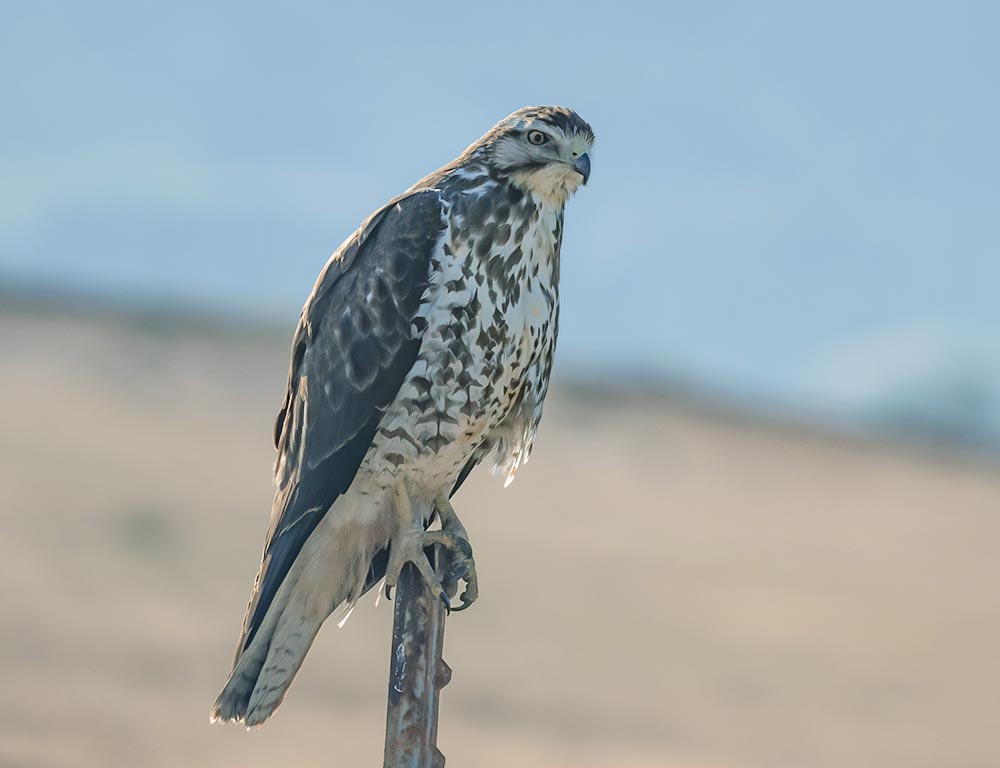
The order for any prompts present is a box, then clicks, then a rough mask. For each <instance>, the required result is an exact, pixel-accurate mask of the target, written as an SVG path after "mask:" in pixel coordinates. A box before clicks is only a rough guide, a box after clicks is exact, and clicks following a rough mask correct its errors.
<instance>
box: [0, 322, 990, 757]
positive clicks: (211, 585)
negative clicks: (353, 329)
mask: <svg viewBox="0 0 1000 768" xmlns="http://www.w3.org/2000/svg"><path fill="white" fill-rule="evenodd" d="M0 360H2V361H3V362H2V365H0V398H2V402H3V403H4V415H3V424H2V429H0V487H2V489H3V505H2V510H0V514H2V518H0V525H2V528H3V531H4V533H3V537H2V539H0V583H2V584H3V589H2V592H0V615H2V616H3V621H2V625H0V679H2V681H3V682H2V685H0V689H2V691H3V695H0V765H12V766H83V767H84V768H87V767H89V766H136V765H144V766H177V765H189V766H229V765H241V766H245V767H247V768H252V767H253V766H258V765H259V766H265V765H266V766H274V765H276V764H280V765H289V766H290V765H296V766H334V765H338V766H369V765H378V764H380V754H381V753H380V748H381V738H382V727H383V712H384V710H383V707H384V691H385V684H386V675H387V659H388V643H389V622H390V611H389V610H387V608H386V607H385V606H384V605H383V606H380V607H379V609H377V610H376V609H374V608H373V606H372V601H371V600H370V599H367V598H366V599H365V601H364V602H363V604H362V605H361V606H360V607H359V608H358V610H357V611H355V614H354V616H353V617H352V619H351V621H350V622H349V623H348V624H347V626H346V627H345V628H344V629H341V630H338V629H337V628H336V627H335V626H332V625H331V626H328V627H327V628H326V629H325V630H324V631H323V632H322V633H321V635H320V638H319V640H318V642H317V644H316V647H315V648H314V649H313V652H312V653H311V655H310V656H309V659H308V661H307V663H306V665H305V668H304V670H303V673H302V676H301V679H300V680H299V681H298V683H297V684H296V686H295V687H294V688H293V691H292V694H291V696H290V698H289V700H288V701H287V702H286V704H285V706H284V708H283V709H282V710H281V711H280V712H279V714H278V715H277V717H276V718H275V719H274V720H273V721H272V722H271V723H270V724H269V725H268V726H267V727H266V728H264V729H263V730H262V731H259V732H255V733H252V734H246V733H244V732H243V731H241V730H239V729H237V728H232V727H230V728H221V727H214V728H210V727H209V725H208V720H207V713H208V708H209V705H210V704H211V702H212V700H213V698H214V696H215V694H216V693H217V690H218V688H219V687H220V686H221V684H222V683H223V681H224V678H225V676H226V672H227V670H228V665H229V662H230V654H231V651H232V644H233V643H234V642H235V638H236V633H237V629H238V625H239V622H240V620H241V618H242V611H243V606H244V604H245V600H246V599H247V595H248V590H249V587H250V582H251V579H252V577H253V574H254V572H255V569H256V565H257V558H258V556H259V551H260V547H261V544H262V537H263V535H264V531H265V529H266V525H267V515H268V504H269V497H270V480H269V472H270V465H271V461H272V452H271V450H270V447H269V445H268V439H269V429H270V420H271V418H272V415H273V411H274V407H275V405H276V403H277V400H278V396H279V393H280V389H281V387H282V385H283V381H282V379H283V376H284V373H283V371H284V368H285V364H286V351H285V343H284V341H281V342H280V343H279V342H275V341H259V340H258V341H255V340H253V339H251V338H248V337H242V338H241V337H237V336H227V335H225V334H222V335H219V334H202V333H197V332H191V330H190V329H188V330H185V331H183V332H181V333H152V332H151V331H150V328H148V327H145V328H143V329H138V330H136V329H133V330H129V329H128V328H127V327H126V326H125V325H123V324H121V322H120V321H117V322H110V321H108V320H100V319H94V318H90V319H88V318H85V317H80V318H72V317H54V318H44V317H40V316H38V315H37V314H36V315H34V316H33V315H30V314H23V313H12V312H10V311H8V312H6V313H2V314H0ZM458 506H459V509H460V510H464V517H465V520H466V523H467V525H468V527H469V529H470V531H471V533H472V535H473V537H474V543H475V546H476V554H477V559H478V562H479V567H480V576H481V583H482V598H481V600H480V602H479V604H478V605H477V606H476V607H475V609H474V610H472V611H470V612H469V613H466V614H461V615H458V616H456V617H454V619H453V620H451V621H450V622H449V627H448V636H447V643H446V650H447V653H446V656H447V659H448V661H449V662H450V663H451V665H452V666H453V667H454V669H455V676H454V679H453V683H452V684H451V685H450V686H449V687H448V688H447V689H446V691H445V694H444V699H443V712H442V727H441V738H440V741H441V744H442V746H443V748H444V751H445V753H446V754H447V755H448V758H449V765H454V766H461V767H462V768H472V767H474V766H500V765H518V766H574V768H575V767H578V766H582V767H584V768H585V767H586V766H623V767H626V768H627V767H629V766H636V767H638V766H644V767H645V766H713V767H714V768H718V767H721V766H789V767H793V766H794V767H796V768H798V767H800V766H810V768H823V767H824V766H838V767H839V766H845V765H851V766H867V765H870V766H880V767H885V766H907V768H914V767H916V766H928V768H930V767H931V766H935V767H937V766H941V765H961V766H995V765H997V764H998V763H1000V746H998V741H997V739H996V737H995V731H994V728H995V726H996V723H997V718H998V716H1000V664H998V663H997V648H1000V599H998V584H1000V560H998V558H997V552H996V550H997V541H998V540H1000V476H998V473H997V472H996V471H995V470H991V469H989V468H988V467H986V468H984V467H980V468H978V469H977V468H975V467H972V466H968V465H962V464H961V463H958V462H950V463H935V462H933V461H931V460H929V459H920V458H915V457H913V456H907V455H905V454H903V453H897V452H893V451H892V450H890V449H887V448H879V447H873V446H864V445H860V444H857V443H851V442H850V441H836V440H830V439H826V438H824V437H822V436H820V435H809V434H803V433H796V432H794V431H789V430H784V429H776V428H771V427H768V426H767V425H762V424H753V423H747V422H742V423H739V422H733V421H727V420H726V419H723V418H720V417H717V416H708V415H705V414H699V413H697V412H695V411H692V410H690V409H685V408H683V407H679V406H677V405H671V404H670V403H669V402H667V401H657V400H655V399H649V400H645V401H642V402H634V401H627V400H626V401H621V400H618V401H615V402H614V403H613V404H612V405H610V406H605V405H602V401H601V400H600V399H591V400H579V399H575V398H570V397H568V396H567V395H566V394H565V391H564V390H563V391H557V392H556V393H555V394H554V395H553V397H552V399H551V407H550V408H549V410H548V413H547V418H546V421H545V423H544V424H543V428H542V431H541V435H540V440H539V442H538V445H537V450H536V452H535V455H534V456H533V458H532V461H531V464H530V465H529V466H528V467H527V468H526V469H525V470H523V471H522V473H521V476H520V477H519V479H518V482H516V483H515V484H514V485H513V486H512V487H511V488H510V489H508V490H507V491H503V492H502V491H501V488H500V485H499V483H497V482H496V481H495V480H494V479H493V478H491V477H489V476H488V475H487V474H486V473H483V472H480V473H479V474H478V476H476V477H474V479H473V480H472V481H471V482H470V483H469V485H468V487H467V488H466V489H464V490H463V492H462V493H461V495H460V497H459V500H458Z"/></svg>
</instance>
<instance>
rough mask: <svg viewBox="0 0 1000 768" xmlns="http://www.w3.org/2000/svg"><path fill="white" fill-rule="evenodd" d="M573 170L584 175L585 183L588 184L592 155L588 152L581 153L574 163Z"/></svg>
mask: <svg viewBox="0 0 1000 768" xmlns="http://www.w3.org/2000/svg"><path fill="white" fill-rule="evenodd" d="M573 170H574V171H576V172H577V173H579V174H580V175H581V176H583V183H584V184H586V183H587V179H589V178H590V155H588V154H587V153H586V152H584V153H583V154H582V155H580V156H579V157H578V158H577V159H576V162H575V163H573Z"/></svg>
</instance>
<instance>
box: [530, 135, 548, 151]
mask: <svg viewBox="0 0 1000 768" xmlns="http://www.w3.org/2000/svg"><path fill="white" fill-rule="evenodd" d="M548 140H549V137H548V136H546V135H545V134H544V133H542V132H541V131H528V141H529V142H531V143H532V144H534V145H535V146H536V147H540V146H541V145H542V144H544V143H545V142H546V141H548Z"/></svg>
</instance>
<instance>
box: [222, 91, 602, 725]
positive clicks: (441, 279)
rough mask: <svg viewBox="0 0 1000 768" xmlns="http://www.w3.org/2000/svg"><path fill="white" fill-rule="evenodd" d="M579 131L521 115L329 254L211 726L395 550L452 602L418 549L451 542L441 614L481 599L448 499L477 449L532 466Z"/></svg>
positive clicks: (266, 683)
mask: <svg viewBox="0 0 1000 768" xmlns="http://www.w3.org/2000/svg"><path fill="white" fill-rule="evenodd" d="M593 143H594V132H593V130H591V128H590V126H589V125H588V124H587V123H586V122H585V121H584V120H583V119H582V118H580V116H579V115H577V114H576V113H575V112H573V111H572V110H569V109H565V108H563V107H526V108H524V109H520V110H518V111H517V112H514V113H513V114H512V115H510V116H509V117H507V118H505V119H504V120H501V121H500V122H499V123H498V124H497V125H496V126H494V127H493V128H492V129H491V130H490V131H489V132H487V133H486V135H484V136H483V137H482V138H480V139H479V140H478V141H476V142H475V143H474V144H472V145H471V146H470V147H469V148H468V149H466V150H465V152H463V153H462V154H461V155H460V156H459V157H458V158H457V159H456V160H454V161H453V162H451V163H448V164H447V165H446V166H444V167H443V168H441V169H439V170H437V171H435V172H434V173H432V174H430V175H429V176H427V177H425V178H424V179H422V180H420V181H418V182H417V183H416V184H414V185H413V186H412V187H410V189H408V190H407V191H406V192H404V193H403V194H402V195H400V196H399V197H396V198H394V199H393V200H391V201H389V203H388V204H387V205H385V206H384V207H382V208H380V209H378V210H377V211H375V213H373V214H372V215H371V216H369V217H368V218H367V219H366V220H365V221H364V223H363V224H362V225H361V227H360V228H359V229H358V230H357V231H356V232H355V233H354V234H353V235H351V236H350V237H349V238H348V239H347V240H346V241H345V242H344V243H343V245H341V246H340V247H339V248H338V249H337V250H336V252H335V253H334V254H333V256H332V257H331V258H330V260H329V261H328V262H327V264H326V266H325V267H324V269H323V271H322V272H321V273H320V276H319V278H318V280H317V281H316V285H315V287H314V288H313V290H312V293H311V294H310V295H309V298H308V300H307V301H306V304H305V307H304V308H303V310H302V314H301V316H300V318H299V322H298V326H297V327H296V329H295V334H294V337H293V340H292V352H291V365H290V368H289V372H288V388H287V391H286V392H285V398H284V402H283V403H282V404H281V408H280V410H279V412H278V416H277V419H276V420H275V423H274V445H275V447H276V449H277V451H278V459H277V463H276V465H275V471H274V476H275V489H276V490H275V496H274V505H273V509H272V519H271V527H270V530H269V531H268V534H267V539H266V542H265V545H264V556H263V562H262V563H261V566H260V571H259V573H258V574H257V579H256V581H255V583H254V588H253V593H252V595H251V599H250V604H249V606H248V608H247V613H246V618H245V619H244V622H243V631H242V633H241V635H240V639H239V643H238V645H237V648H236V658H235V661H234V664H233V669H232V673H231V676H230V678H229V681H228V683H227V684H226V686H225V688H224V689H223V691H222V693H221V694H220V695H219V698H218V700H217V701H216V703H215V706H214V708H213V710H212V720H213V721H228V720H236V721H241V722H243V723H245V724H246V725H247V726H248V727H250V726H255V725H259V724H261V723H263V722H264V720H266V719H267V718H268V717H269V716H270V715H271V714H272V713H273V712H274V710H275V709H276V708H277V707H278V705H279V704H280V703H281V701H282V699H283V698H284V695H285V693H286V691H287V690H288V687H289V686H290V685H291V682H292V679H293V677H294V676H295V673H296V672H297V671H298V669H299V667H300V666H301V664H302V661H303V659H304V658H305V655H306V652H307V651H308V650H309V647H310V645H311V644H312V642H313V639H314V638H315V636H316V633H317V632H318V631H319V628H320V625H322V623H323V622H324V620H325V619H326V618H327V617H328V616H329V615H330V614H331V613H332V612H333V611H334V610H335V609H336V608H337V607H338V606H351V605H353V604H354V603H355V602H356V601H357V599H358V598H359V597H360V596H361V595H362V594H364V593H365V592H366V591H367V590H368V589H370V588H372V587H373V586H375V585H376V584H377V583H378V582H379V581H381V580H382V579H384V580H385V591H386V594H387V596H388V595H390V593H391V590H392V588H393V586H394V585H395V584H396V582H397V580H398V578H399V574H400V571H401V569H402V568H403V566H404V564H406V563H408V562H411V563H413V564H414V565H415V566H416V567H417V569H418V570H419V571H420V573H421V574H422V575H423V577H424V579H425V580H426V582H427V586H428V588H429V589H430V591H431V592H432V593H433V594H434V595H435V596H436V597H438V598H440V599H441V600H442V601H443V602H444V603H445V605H446V606H447V607H450V601H449V598H448V595H447V593H446V592H445V590H444V588H443V587H442V585H441V583H439V580H438V579H437V577H436V576H435V574H434V571H433V569H432V568H431V565H430V563H429V562H428V560H427V556H426V555H425V547H428V546H431V545H433V544H439V545H442V546H444V547H447V548H448V549H449V550H450V551H451V552H452V553H453V562H454V563H455V566H454V567H455V569H456V570H455V571H454V572H455V573H457V574H459V575H460V576H461V578H462V580H464V581H465V583H466V587H465V590H464V592H463V594H462V597H461V599H462V604H461V605H460V606H458V608H456V610H457V609H460V608H465V607H467V606H468V605H469V604H471V603H472V601H474V600H475V599H476V596H477V594H478V584H477V580H476V571H475V562H474V560H473V558H472V548H471V546H470V545H469V537H468V534H467V533H466V530H465V528H464V527H463V525H462V523H461V522H460V521H459V519H458V516H457V515H456V514H455V510H454V508H453V507H452V505H451V501H450V499H451V496H452V495H453V494H454V493H455V491H457V490H458V488H459V486H461V485H462V483H463V482H464V481H465V479H466V477H468V475H469V473H470V472H471V471H472V470H473V468H475V467H476V465H477V464H479V463H480V462H481V461H482V460H483V459H485V458H487V457H491V456H492V457H493V461H494V469H493V471H494V473H496V474H498V475H500V476H501V477H502V478H504V480H505V482H506V484H509V483H510V482H511V480H513V478H514V474H515V473H516V472H517V470H518V468H519V467H520V466H521V465H522V464H523V463H524V462H526V461H527V460H528V454H529V452H530V451H531V445H532V442H533V440H534V437H535V431H536V430H537V428H538V423H539V420H540V419H541V415H542V404H543V402H544V400H545V394H546V391H547V390H548V384H549V374H550V371H551V369H552V354H553V351H554V349H555V345H556V334H557V331H558V324H559V250H560V246H561V244H562V232H563V210H564V207H565V204H566V201H567V199H568V198H569V197H570V196H571V195H572V194H573V193H574V192H575V191H576V190H577V188H578V187H579V186H580V185H581V184H586V183H587V179H588V178H589V177H590V154H589V153H590V149H591V147H592V145H593ZM438 517H439V518H440V522H441V527H440V529H437V530H430V529H429V527H430V525H431V523H432V521H434V520H435V519H436V518H438Z"/></svg>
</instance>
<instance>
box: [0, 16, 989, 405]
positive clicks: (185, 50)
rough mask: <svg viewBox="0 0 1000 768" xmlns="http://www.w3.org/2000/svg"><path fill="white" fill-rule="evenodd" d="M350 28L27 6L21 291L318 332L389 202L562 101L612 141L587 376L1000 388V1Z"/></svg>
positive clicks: (574, 259) (5, 194)
mask: <svg viewBox="0 0 1000 768" xmlns="http://www.w3.org/2000/svg"><path fill="white" fill-rule="evenodd" d="M345 6H347V7H343V8H341V7H338V6H337V5H336V4H333V3H317V4H297V3H290V4H287V5H285V6H282V7H280V8H279V7H278V6H275V5H271V6H264V5H257V4H253V3H246V2H242V3H217V4H212V6H211V7H208V4H201V3H199V4H184V3H175V4H145V3H121V4H109V3H73V4H70V3H67V4H62V5H57V4H48V3H29V2H24V3H18V2H8V3H4V7H3V10H2V11H0V71H2V72H3V73H4V75H3V78H4V89H3V90H4V98H3V100H2V102H0V118H2V122H0V166H2V168H3V171H2V173H0V279H3V278H5V277H6V278H7V279H11V278H16V279H19V280H28V281H40V280H45V281H52V282H53V283H55V284H57V285H59V286H60V287H78V288H82V289H84V290H86V291H89V292H97V293H99V294H102V295H108V296H116V295H124V294H128V295H131V296H133V297H140V298H141V297H150V298H154V299H161V298H165V299H170V300H178V299H179V300H184V301H187V302H191V303H195V304H198V303H205V304H211V305H213V306H217V307H222V308H224V309H233V310H238V311H241V312H250V313H260V314H264V315H267V316H269V317H273V318H277V319H280V320H281V321H283V322H286V323H287V324H288V326H289V328H291V326H292V324H293V322H294V318H295V316H296V314H297V311H298V308H299V307H300V306H301V303H302V301H303V299H304V297H305V295H306V294H307V293H308V291H309V289H310V287H311V284H312V282H313V280H314V278H315V275H316V273H317V272H318V270H319V269H320V267H321V266H322V264H323V263H324V261H325V260H326V258H327V256H328V255H329V253H330V252H332V250H333V249H334V248H335V247H336V246H337V245H338V244H339V243H340V241H341V240H342V239H343V238H344V237H345V236H346V235H347V234H349V233H350V232H351V231H352V230H353V229H354V228H355V227H356V226H357V224H358V223H359V222H360V221H361V219H363V218H364V217H365V216H366V215H367V214H368V213H369V212H370V211H371V210H372V209H373V208H375V207H377V206H378V205H380V204H381V203H382V202H384V201H385V200H386V199H388V198H389V197H391V196H392V195H393V194H395V193H397V192H399V191H401V190H402V189H403V188H405V187H406V186H408V185H409V184H410V183H412V182H413V181H414V180H416V179H417V178H419V177H421V176H423V175H424V174H425V173H426V172H428V171H429V170H432V169H433V168H435V167H437V166H438V165H440V164H442V163H444V162H445V161H447V160H449V159H450V158H452V157H453V156H455V155H456V154H457V153H458V152H460V151H461V150H462V149H463V148H464V147H465V146H466V145H467V144H469V143H470V142H471V141H472V140H473V139H475V138H476V137H478V136H479V135H480V134H481V133H483V132H484V131H485V130H486V129H487V128H489V127H490V125H492V124H493V123H494V122H495V121H496V120H498V119H500V118H501V117H503V116H504V115H506V114H507V113H509V112H511V111H513V110H514V109H516V108H518V107H520V106H523V105H526V104H533V103H557V104H565V105H569V106H572V107H574V108H575V109H577V110H578V111H579V112H580V113H581V114H582V115H583V116H584V117H585V118H586V119H588V120H589V121H590V122H591V124H592V125H593V126H594V128H595V130H596V132H597V135H598V144H597V148H596V150H595V152H594V171H593V176H592V179H591V183H590V185H588V186H587V188H586V189H584V190H582V192H581V193H580V194H579V195H578V196H577V197H576V199H574V200H573V201H572V202H571V203H570V206H569V209H568V212H567V225H566V239H565V243H564V250H563V325H562V337H561V339H560V354H561V356H562V359H563V361H565V364H567V365H570V366H583V367H591V368H596V369H598V370H601V371H602V372H603V373H604V374H605V375H612V376H613V375H615V371H616V370H618V369H619V366H620V365H621V364H624V365H625V366H627V367H628V368H629V369H634V368H641V369H648V370H654V371H659V370H663V371H673V372H679V373H681V374H682V375H684V376H685V377H686V378H690V379H694V380H702V381H705V382H706V383H707V384H708V385H709V386H711V387H715V388H719V389H722V390H726V391H731V392H736V393H743V394H745V395H748V396H752V397H763V398H766V399H768V400H770V401H775V402H788V403H795V404H798V405H805V406H806V407H815V408H838V407H849V408H853V407H859V406H862V405H866V404H868V403H870V402H872V401H873V400H877V399H878V398H879V397H884V396H891V394H892V393H893V392H894V391H897V390H900V389H905V388H907V387H910V386H911V385H912V384H913V382H914V381H916V382H917V383H919V381H920V380H934V379H935V377H937V378H938V379H940V378H941V377H944V378H947V377H948V376H950V375H952V373H953V372H955V371H958V372H959V373H958V374H957V375H964V373H963V372H965V371H970V372H972V373H974V375H976V376H981V377H983V378H984V379H985V380H988V381H990V382H992V384H993V385H995V386H996V387H997V390H998V391H1000V363H998V361H1000V300H998V299H1000V194H998V188H997V185H998V181H997V180H998V178H1000V173H998V172H1000V149H998V144H1000V141H998V138H997V137H998V136H1000V99H998V98H997V96H996V91H997V76H998V74H1000V53H998V50H1000V49H998V46H997V45H996V39H995V38H996V31H997V29H1000V12H998V10H997V9H998V8H1000V6H997V5H996V4H993V3H962V2H952V3H947V4H946V3H919V2H906V3H888V2H887V3H851V2H836V3H827V4H805V3H754V4H743V3H741V4H737V3H710V2H709V3H699V4H695V3H665V4H648V5H644V4H627V3H622V2H618V3H613V4H577V3H542V2H535V3H521V2H507V1H505V2H503V3H495V4H491V5H480V4H475V5H474V4H469V3H462V4H459V3H444V2H431V3H406V4H402V3H400V4H379V5H377V6H376V5H374V4H362V3H353V4H345ZM970 375H972V374H970Z"/></svg>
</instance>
